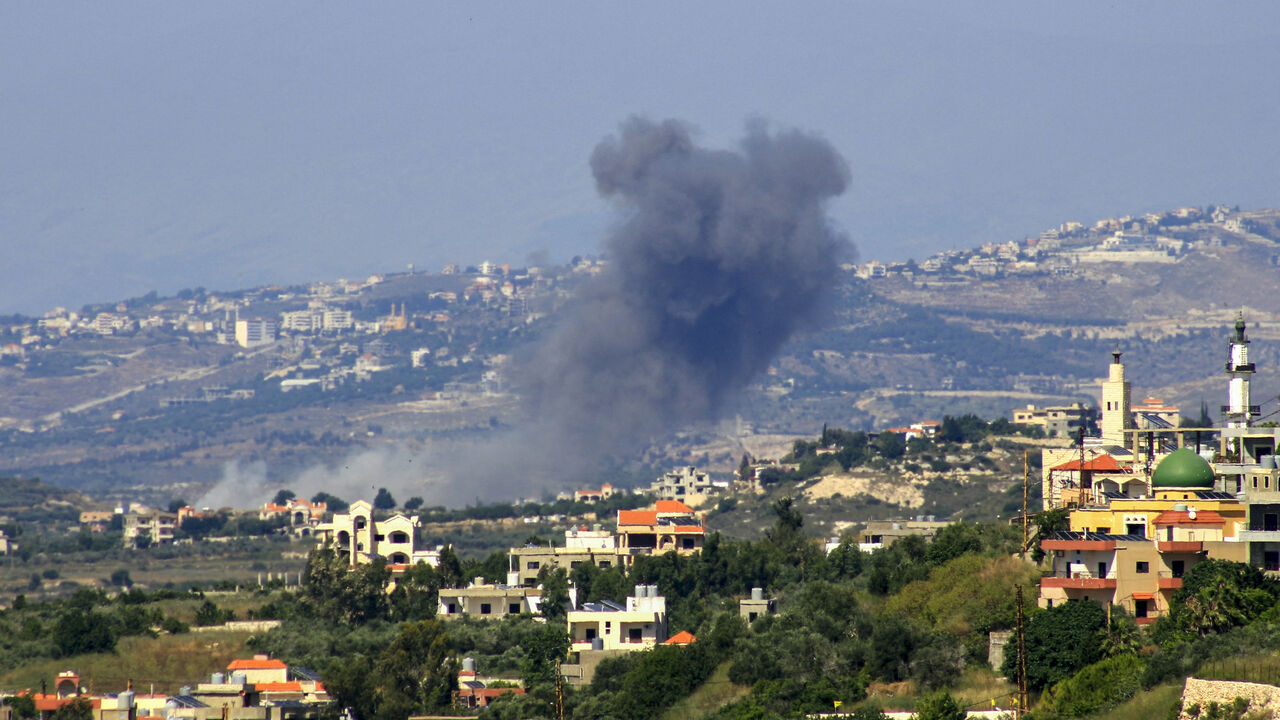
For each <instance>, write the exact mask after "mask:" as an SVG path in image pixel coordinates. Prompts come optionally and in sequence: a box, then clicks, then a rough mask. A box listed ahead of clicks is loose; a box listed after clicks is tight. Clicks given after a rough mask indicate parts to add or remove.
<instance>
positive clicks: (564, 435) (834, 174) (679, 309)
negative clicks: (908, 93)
mask: <svg viewBox="0 0 1280 720" xmlns="http://www.w3.org/2000/svg"><path fill="white" fill-rule="evenodd" d="M590 166H591V170H592V173H593V175H594V178H595V181H596V187H597V189H598V190H599V192H600V194H601V195H602V196H603V197H605V198H608V199H610V200H611V201H613V202H614V203H615V205H616V206H617V208H618V210H619V213H620V218H621V219H620V221H619V223H618V224H617V226H616V227H615V229H614V230H613V232H612V233H611V234H610V236H609V238H608V239H607V241H606V246H605V251H606V257H607V259H608V265H607V267H606V269H605V271H604V272H603V273H601V274H599V275H598V276H596V277H595V278H593V279H592V280H591V281H590V282H588V283H587V284H586V286H585V287H583V288H582V289H581V290H580V291H579V293H578V294H577V297H576V299H575V300H574V301H573V303H572V304H571V305H570V306H569V307H568V308H566V309H565V311H564V312H563V313H561V314H560V316H559V317H558V318H557V319H556V321H555V326H554V327H553V328H552V329H551V330H550V331H549V332H548V333H546V334H545V337H544V339H543V340H542V341H541V342H539V343H537V344H535V345H533V346H531V347H527V348H524V349H523V350H521V351H519V352H517V353H515V354H514V356H513V362H512V364H511V367H510V373H509V375H510V380H511V381H512V384H513V386H514V387H515V389H516V391H517V393H518V395H519V396H520V398H521V405H522V407H521V417H520V420H518V421H517V424H516V426H515V427H514V428H513V429H511V430H509V431H506V432H499V433H489V434H486V436H485V437H484V438H483V439H481V440H475V441H471V442H466V441H453V442H452V443H451V444H450V445H449V446H447V447H445V446H440V445H433V446H429V447H428V448H427V449H426V450H425V451H423V452H421V453H411V452H409V451H407V450H400V449H391V450H374V451H367V452H361V453H356V454H353V455H351V456H349V457H348V458H346V459H345V460H343V461H342V462H339V463H335V464H332V465H324V466H316V467H313V468H310V469H308V470H306V471H304V472H302V473H300V474H299V475H298V476H297V477H296V478H295V479H294V480H292V481H290V482H289V483H287V486H288V487H290V488H291V489H293V490H294V492H296V493H297V494H298V495H299V496H307V494H308V493H312V492H318V491H320V490H323V491H325V492H329V493H332V494H334V495H337V496H338V497H341V498H343V499H354V498H358V497H372V495H373V494H374V493H376V492H377V489H378V488H380V487H386V488H388V489H389V490H391V491H392V493H393V494H395V493H396V491H397V489H399V490H400V492H401V494H405V493H411V494H413V495H421V496H422V497H424V498H425V499H426V500H427V502H428V503H429V504H446V505H450V504H457V503H460V502H467V501H470V500H472V499H480V500H483V501H493V500H510V499H512V498H515V497H529V496H536V495H538V494H540V493H541V492H542V491H544V490H552V489H560V488H563V487H565V486H566V485H568V484H571V483H577V482H581V481H583V480H587V479H588V478H590V477H591V475H592V473H593V472H598V470H599V468H600V467H602V465H603V464H604V463H605V462H606V461H607V460H608V459H611V458H617V457H619V456H626V455H627V454H628V453H633V452H635V450H636V449H637V448H640V447H643V446H645V445H647V444H648V443H650V442H651V441H652V440H653V439H654V438H656V437H659V436H661V435H663V434H665V433H669V432H671V431H673V430H677V429H679V428H681V427H684V426H687V425H689V424H693V423H699V422H705V421H713V420H715V419H717V418H718V417H719V416H720V415H721V414H722V413H723V411H724V410H725V408H726V407H727V406H728V405H729V404H730V403H731V402H732V401H733V400H734V399H735V398H736V397H738V396H739V395H740V393H741V392H742V390H743V388H745V387H746V385H747V384H748V383H749V382H751V381H752V380H754V379H755V378H756V377H758V376H759V374H760V373H762V372H763V371H764V370H765V369H766V368H767V367H768V365H769V363H771V362H772V361H773V360H774V359H775V358H776V357H777V355H778V353H779V352H780V351H781V349H782V347H783V345H784V344H785V343H786V342H787V341H788V340H790V339H791V338H793V337H794V336H795V335H796V333H798V332H801V331H803V330H805V329H810V328H813V327H816V326H817V325H818V324H819V321H820V318H821V317H822V316H823V313H822V312H821V311H822V308H823V306H824V304H825V303H826V302H827V301H828V300H829V298H830V295H831V293H832V291H833V289H834V287H835V284H836V277H837V274H838V267H839V263H840V262H841V261H842V260H846V259H852V258H853V256H854V250H853V246H852V244H850V243H849V241H848V240H847V239H846V238H845V237H844V236H843V235H842V234H841V233H840V232H838V231H837V230H836V229H835V228H834V227H833V226H832V224H831V222H830V221H829V219H828V217H827V214H826V204H827V202H828V201H829V200H830V199H831V198H833V197H836V196H838V195H839V194H841V193H842V192H844V190H845V188H846V186H847V185H848V182H849V169H848V167H847V166H846V164H845V161H844V159H843V158H842V157H841V156H840V155H839V154H838V153H837V152H836V151H835V150H834V148H832V147H831V146H830V144H828V143H827V142H826V141H825V140H823V139H821V138H818V137H816V136H813V135H811V134H807V133H803V132H800V131H796V130H786V131H779V132H774V131H771V130H770V129H769V128H768V127H767V126H766V125H765V124H764V123H762V122H751V123H749V124H748V126H747V131H746V134H745V137H744V138H743V140H742V141H741V143H740V144H739V147H738V148H737V149H736V150H713V149H706V148H702V147H699V146H698V145H697V144H696V143H695V142H694V138H693V134H692V132H691V130H690V128H689V127H688V126H687V125H686V124H684V123H682V122H679V121H675V120H667V121H664V122H661V123H656V122H652V121H649V120H646V119H643V118H631V119H629V120H627V121H626V122H624V123H623V124H622V126H621V128H620V131H619V133H618V135H616V136H611V137H608V138H606V139H605V140H603V141H602V142H601V143H600V144H599V145H598V146H597V147H596V149H595V151H594V152H593V153H592V155H591V161H590ZM267 485H268V484H267V482H266V472H265V467H261V466H259V465H258V464H256V463H255V464H249V465H245V466H241V465H233V466H229V467H228V468H227V472H226V473H225V477H224V479H223V481H222V482H221V483H219V485H218V486H217V487H216V488H214V490H213V491H211V492H210V493H209V496H208V497H209V498H210V499H211V502H210V503H209V504H211V505H212V504H218V503H221V502H226V504H233V505H237V506H241V507H244V506H246V504H252V503H256V502H259V501H260V500H261V499H264V498H269V497H270V495H271V494H272V493H273V492H274V489H273V488H269V487H267ZM344 493H345V494H344ZM397 497H398V499H402V498H400V496H397ZM202 502H203V501H202Z"/></svg>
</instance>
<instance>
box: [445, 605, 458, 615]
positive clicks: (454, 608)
mask: <svg viewBox="0 0 1280 720" xmlns="http://www.w3.org/2000/svg"><path fill="white" fill-rule="evenodd" d="M444 612H445V614H446V615H452V614H454V613H456V612H458V606H457V605H454V604H453V603H445V604H444Z"/></svg>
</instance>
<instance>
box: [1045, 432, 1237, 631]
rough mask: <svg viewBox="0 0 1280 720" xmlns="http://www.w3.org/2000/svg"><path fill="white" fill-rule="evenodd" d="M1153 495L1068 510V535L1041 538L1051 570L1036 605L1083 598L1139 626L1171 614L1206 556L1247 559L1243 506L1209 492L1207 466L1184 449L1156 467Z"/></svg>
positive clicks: (1107, 500) (1210, 474) (1211, 479)
mask: <svg viewBox="0 0 1280 720" xmlns="http://www.w3.org/2000/svg"><path fill="white" fill-rule="evenodd" d="M1151 486H1152V496H1151V497H1143V498H1109V497H1105V496H1103V497H1101V498H1095V499H1094V500H1093V501H1092V502H1091V503H1090V504H1088V505H1085V506H1082V507H1080V508H1079V509H1077V510H1073V511H1072V512H1071V516H1070V527H1071V529H1070V531H1065V532H1060V533H1058V534H1057V535H1055V536H1054V537H1052V538H1046V539H1043V540H1041V542H1040V547H1041V548H1042V549H1043V550H1045V552H1047V553H1049V556H1050V562H1051V565H1052V572H1051V573H1050V574H1049V575H1047V576H1046V577H1044V578H1043V579H1042V580H1041V582H1040V600H1039V602H1040V605H1041V606H1042V607H1051V606H1052V605H1054V604H1056V603H1059V602H1065V601H1067V600H1074V599H1081V598H1088V599H1093V600H1097V601H1099V602H1103V603H1113V604H1116V605H1121V606H1123V607H1125V609H1127V610H1128V611H1130V612H1132V613H1133V615H1134V617H1136V618H1137V619H1138V622H1139V624H1145V623H1150V622H1154V621H1155V619H1156V618H1157V617H1159V616H1160V615H1163V614H1165V613H1167V612H1168V611H1169V600H1170V597H1171V596H1172V594H1173V592H1174V591H1175V590H1177V589H1178V588H1179V587H1181V586H1182V576H1183V575H1184V574H1185V573H1186V572H1187V571H1188V570H1190V569H1191V568H1192V567H1194V566H1195V564H1196V563H1198V562H1200V561H1201V560H1204V559H1205V558H1210V557H1212V558H1220V559H1225V560H1232V561H1236V562H1246V561H1247V560H1248V557H1249V544H1248V542H1247V541H1246V539H1245V536H1244V528H1245V527H1246V526H1247V521H1248V519H1247V515H1248V513H1247V507H1246V505H1245V504H1244V503H1242V502H1240V501H1239V500H1237V499H1236V498H1235V497H1233V496H1231V495H1229V494H1227V493H1223V492H1219V491H1216V490H1214V473H1213V468H1212V467H1211V466H1210V465H1209V463H1208V462H1207V461H1206V460H1204V458H1201V457H1200V456H1198V455H1196V454H1195V453H1194V452H1193V451H1192V450H1190V449H1189V448H1182V449H1180V450H1178V451H1176V452H1174V453H1170V454H1169V455H1168V456H1167V457H1165V458H1164V459H1163V460H1161V462H1160V464H1159V465H1158V466H1157V467H1156V470H1155V472H1154V473H1153V475H1152V480H1151Z"/></svg>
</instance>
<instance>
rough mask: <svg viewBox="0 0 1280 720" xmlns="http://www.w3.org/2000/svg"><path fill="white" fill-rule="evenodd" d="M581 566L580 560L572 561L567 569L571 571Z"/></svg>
mask: <svg viewBox="0 0 1280 720" xmlns="http://www.w3.org/2000/svg"><path fill="white" fill-rule="evenodd" d="M581 564H582V561H581V560H574V561H573V562H571V563H569V569H570V570H572V569H574V568H576V567H578V566H579V565H581Z"/></svg>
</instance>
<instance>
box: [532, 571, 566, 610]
mask: <svg viewBox="0 0 1280 720" xmlns="http://www.w3.org/2000/svg"><path fill="white" fill-rule="evenodd" d="M538 584H539V585H541V586H542V601H541V602H540V603H539V605H538V607H539V609H540V610H541V612H542V616H543V617H545V618H546V619H547V621H548V622H552V623H563V622H564V619H565V616H566V615H567V612H566V610H565V606H566V605H568V604H569V576H568V575H567V574H566V573H565V571H564V568H555V569H554V570H553V569H552V568H551V566H547V567H544V568H542V569H541V570H539V571H538Z"/></svg>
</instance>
